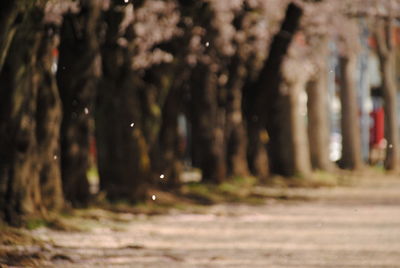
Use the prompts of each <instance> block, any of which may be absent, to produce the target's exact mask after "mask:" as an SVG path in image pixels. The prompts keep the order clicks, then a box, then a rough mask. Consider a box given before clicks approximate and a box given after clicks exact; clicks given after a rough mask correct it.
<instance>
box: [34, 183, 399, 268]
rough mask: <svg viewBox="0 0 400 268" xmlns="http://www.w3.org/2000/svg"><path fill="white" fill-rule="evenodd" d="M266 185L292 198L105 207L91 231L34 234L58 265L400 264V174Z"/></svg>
mask: <svg viewBox="0 0 400 268" xmlns="http://www.w3.org/2000/svg"><path fill="white" fill-rule="evenodd" d="M259 191H260V192H263V191H264V192H265V191H267V192H268V193H267V194H274V192H275V194H276V192H279V195H284V196H285V198H286V197H287V198H288V201H277V200H273V199H267V200H266V201H265V204H263V205H258V206H250V205H239V204H229V205H215V206H211V207H209V208H207V210H206V211H205V213H204V214H194V213H182V212H171V214H168V215H159V216H143V215H142V216H138V215H131V214H119V215H118V217H115V218H109V217H102V215H101V214H102V212H101V211H98V213H97V214H96V213H94V214H93V213H92V214H91V215H87V219H86V220H85V221H84V222H82V223H81V225H82V226H83V227H84V228H85V226H87V231H85V232H58V231H54V230H49V229H45V228H39V229H37V230H35V231H33V234H34V236H36V237H39V238H40V239H43V240H45V241H48V243H49V245H48V246H47V248H46V246H45V247H44V250H43V247H42V249H41V251H42V252H44V255H45V256H46V258H45V259H46V260H47V263H48V264H49V265H50V266H54V267H400V179H397V178H396V177H394V176H392V177H386V178H373V176H372V177H371V176H369V178H367V179H362V180H360V181H359V182H357V185H356V186H352V187H338V188H332V189H317V190H315V189H314V190H311V189H291V190H282V189H269V190H266V189H259ZM300 197H301V198H300ZM300 199H303V201H302V200H300Z"/></svg>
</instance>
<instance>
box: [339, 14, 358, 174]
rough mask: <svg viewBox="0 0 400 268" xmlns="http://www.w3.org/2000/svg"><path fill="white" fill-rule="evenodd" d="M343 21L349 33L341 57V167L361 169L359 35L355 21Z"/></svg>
mask: <svg viewBox="0 0 400 268" xmlns="http://www.w3.org/2000/svg"><path fill="white" fill-rule="evenodd" d="M343 20H344V21H345V23H347V24H346V25H347V27H348V31H347V32H346V34H343V35H342V43H341V44H340V45H341V51H340V55H339V67H340V102H341V129H342V158H341V159H340V161H339V165H340V166H341V167H342V168H346V169H359V168H361V167H362V158H361V137H360V120H359V116H358V111H359V108H358V102H357V93H356V85H355V73H356V64H357V54H356V49H357V45H358V41H357V36H358V34H357V28H356V25H355V23H354V21H351V19H347V21H346V18H343Z"/></svg>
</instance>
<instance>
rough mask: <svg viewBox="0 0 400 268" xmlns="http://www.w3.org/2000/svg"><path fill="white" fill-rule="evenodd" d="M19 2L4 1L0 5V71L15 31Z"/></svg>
mask: <svg viewBox="0 0 400 268" xmlns="http://www.w3.org/2000/svg"><path fill="white" fill-rule="evenodd" d="M19 4H20V1H13V0H6V1H2V3H1V4H0V29H1V32H0V71H1V70H2V67H3V64H4V61H5V59H6V56H7V52H8V49H9V47H10V44H11V42H12V40H13V38H14V35H15V32H16V30H17V24H18V20H19V19H20V17H21V16H22V15H21V14H19V17H18V11H19V10H18V5H19Z"/></svg>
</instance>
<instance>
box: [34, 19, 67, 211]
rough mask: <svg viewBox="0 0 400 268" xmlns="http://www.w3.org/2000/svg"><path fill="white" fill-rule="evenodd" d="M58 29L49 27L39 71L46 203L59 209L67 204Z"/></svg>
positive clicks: (38, 128) (39, 120)
mask: <svg viewBox="0 0 400 268" xmlns="http://www.w3.org/2000/svg"><path fill="white" fill-rule="evenodd" d="M54 48H55V31H54V29H53V28H52V27H47V28H45V34H44V36H43V38H42V42H41V45H40V48H39V54H38V72H39V73H40V75H41V79H40V84H39V89H38V100H37V114H36V120H37V126H36V132H37V134H36V135H37V140H38V151H39V155H40V161H41V166H40V171H39V175H40V186H41V195H42V203H43V205H44V206H45V207H46V208H47V209H51V210H59V209H61V208H62V206H63V204H64V198H63V191H62V183H61V169H60V127H61V117H62V107H61V99H60V96H59V93H58V88H57V82H56V78H55V76H54V73H53V71H52V64H53V50H54Z"/></svg>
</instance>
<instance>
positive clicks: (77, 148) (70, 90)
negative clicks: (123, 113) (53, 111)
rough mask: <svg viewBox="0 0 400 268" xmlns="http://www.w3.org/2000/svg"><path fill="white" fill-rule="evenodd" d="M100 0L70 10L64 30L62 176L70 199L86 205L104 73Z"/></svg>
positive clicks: (60, 61) (60, 82) (60, 72)
mask: <svg viewBox="0 0 400 268" xmlns="http://www.w3.org/2000/svg"><path fill="white" fill-rule="evenodd" d="M100 8H101V7H100V5H99V2H98V1H96V0H89V1H81V2H80V11H79V12H78V13H72V12H67V13H66V14H65V15H64V18H63V24H62V26H61V33H60V46H59V59H58V70H57V82H58V87H59V90H60V95H61V99H62V102H63V120H62V125H61V135H62V137H61V152H62V158H61V160H62V161H61V163H62V179H63V188H64V194H65V197H66V199H67V200H68V201H69V202H71V203H72V204H73V205H75V206H77V205H86V204H87V202H88V199H89V197H90V192H89V182H88V179H87V175H86V174H87V170H88V169H89V138H90V135H92V133H93V129H92V118H93V117H92V115H93V114H94V101H95V96H96V90H97V82H98V80H99V76H100V70H99V69H100V61H99V60H100V58H99V56H100V54H99V53H100V51H99V50H100V44H99V36H98V30H99V28H100V27H99V16H100Z"/></svg>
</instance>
